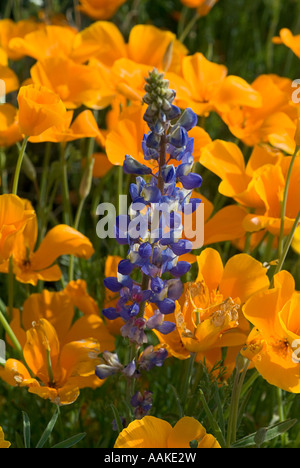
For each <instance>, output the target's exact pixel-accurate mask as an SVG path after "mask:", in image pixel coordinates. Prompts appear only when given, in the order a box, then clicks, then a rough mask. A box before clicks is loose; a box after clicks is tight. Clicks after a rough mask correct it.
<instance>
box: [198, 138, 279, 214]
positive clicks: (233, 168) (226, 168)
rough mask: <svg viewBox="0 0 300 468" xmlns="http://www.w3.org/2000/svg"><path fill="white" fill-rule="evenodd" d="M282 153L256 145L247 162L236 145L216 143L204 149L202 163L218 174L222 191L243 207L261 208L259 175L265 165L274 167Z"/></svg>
mask: <svg viewBox="0 0 300 468" xmlns="http://www.w3.org/2000/svg"><path fill="white" fill-rule="evenodd" d="M283 157H284V156H283V153H281V152H280V151H278V150H275V149H273V148H271V147H270V146H268V145H256V146H255V147H254V148H253V150H252V153H251V155H250V158H249V160H248V162H247V164H246V163H245V159H244V155H243V153H242V151H241V150H240V148H239V147H238V145H236V144H235V143H232V142H229V141H224V140H215V141H213V142H212V143H211V144H208V145H206V146H204V147H203V149H202V151H201V156H200V164H202V165H203V166H204V167H206V168H207V169H209V170H210V171H211V172H213V173H214V174H216V175H217V176H218V177H219V178H220V179H221V182H220V184H219V192H220V193H221V194H222V195H224V196H225V197H230V198H233V199H234V200H235V201H237V202H238V203H240V204H242V205H243V206H246V207H250V208H262V207H263V202H262V200H261V197H260V196H259V194H258V193H257V191H256V189H255V180H256V178H257V172H262V171H263V170H264V169H263V168H264V167H265V166H269V165H271V166H275V165H277V164H278V163H280V161H281V160H282V159H283Z"/></svg>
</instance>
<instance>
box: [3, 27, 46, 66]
mask: <svg viewBox="0 0 300 468" xmlns="http://www.w3.org/2000/svg"><path fill="white" fill-rule="evenodd" d="M41 27H42V25H41V24H40V23H38V22H37V21H35V20H34V19H32V18H30V19H26V20H20V21H13V20H11V19H8V18H5V19H2V20H1V21H0V47H2V48H3V49H4V50H5V52H6V54H7V56H8V58H9V59H11V60H20V59H21V58H22V57H23V56H24V55H23V53H22V52H18V51H15V50H14V49H13V48H11V41H12V40H13V39H14V38H22V37H24V36H26V34H29V33H30V32H32V31H35V30H36V29H39V28H41Z"/></svg>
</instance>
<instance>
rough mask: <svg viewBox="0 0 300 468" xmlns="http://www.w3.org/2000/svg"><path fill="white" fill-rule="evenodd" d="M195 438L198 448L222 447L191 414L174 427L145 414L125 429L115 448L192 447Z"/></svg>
mask: <svg viewBox="0 0 300 468" xmlns="http://www.w3.org/2000/svg"><path fill="white" fill-rule="evenodd" d="M194 440H196V441H197V442H198V446H197V448H221V447H220V444H219V443H218V441H217V440H216V439H215V437H214V436H213V435H212V434H207V432H206V430H205V428H204V427H203V426H202V424H200V423H199V421H197V419H194V418H192V417H190V416H184V417H183V418H181V419H180V420H179V421H178V422H177V423H176V424H175V426H174V427H172V426H171V424H170V423H169V422H167V421H165V420H164V419H160V418H156V417H154V416H144V417H143V418H142V419H136V420H134V421H132V422H131V423H130V424H129V425H128V427H126V428H125V429H123V431H122V432H121V433H120V434H119V436H118V438H117V440H116V442H115V445H114V448H190V442H192V441H194Z"/></svg>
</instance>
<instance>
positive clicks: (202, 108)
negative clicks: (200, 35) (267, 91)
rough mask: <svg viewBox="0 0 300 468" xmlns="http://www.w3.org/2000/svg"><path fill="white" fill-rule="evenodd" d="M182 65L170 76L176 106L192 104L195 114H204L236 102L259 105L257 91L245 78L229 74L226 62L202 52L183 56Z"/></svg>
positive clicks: (217, 110) (257, 106)
mask: <svg viewBox="0 0 300 468" xmlns="http://www.w3.org/2000/svg"><path fill="white" fill-rule="evenodd" d="M181 65H182V68H181V73H180V74H179V73H178V76H176V75H172V78H171V80H170V81H171V84H172V85H174V86H173V87H174V88H175V89H176V92H177V97H176V102H177V105H179V107H182V108H185V107H191V108H192V109H193V111H194V112H195V113H196V114H197V115H205V116H207V115H208V114H209V113H210V112H212V111H216V112H220V113H221V112H224V111H225V110H226V111H229V110H230V109H231V108H232V107H235V106H243V105H246V106H249V107H251V108H252V107H253V108H259V107H260V106H261V96H260V94H259V93H258V92H257V91H256V90H255V89H253V88H252V87H251V86H250V85H249V84H248V83H247V82H246V81H245V80H243V79H242V78H240V77H238V76H233V75H228V70H227V67H226V66H225V65H221V64H218V63H214V62H211V61H209V60H207V59H206V57H205V56H204V55H203V54H202V53H200V52H196V53H195V54H193V55H189V56H185V57H183V58H182V63H181Z"/></svg>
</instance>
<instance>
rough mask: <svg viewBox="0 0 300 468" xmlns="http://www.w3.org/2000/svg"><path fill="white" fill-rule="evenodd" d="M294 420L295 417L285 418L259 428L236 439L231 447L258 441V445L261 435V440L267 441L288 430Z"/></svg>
mask: <svg viewBox="0 0 300 468" xmlns="http://www.w3.org/2000/svg"><path fill="white" fill-rule="evenodd" d="M296 422H297V419H287V420H286V421H283V422H280V423H276V424H273V425H272V426H269V427H266V428H260V429H259V430H258V431H257V432H254V433H253V434H250V435H248V436H246V437H243V438H242V439H240V440H238V441H237V442H236V443H235V444H233V445H231V448H246V447H250V446H251V445H257V443H258V442H259V445H260V444H261V442H262V441H261V440H258V439H261V436H263V442H268V441H269V440H272V439H275V437H278V436H279V435H280V434H283V433H284V432H286V431H288V430H289V429H290V428H291V427H293V426H294V424H296Z"/></svg>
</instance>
